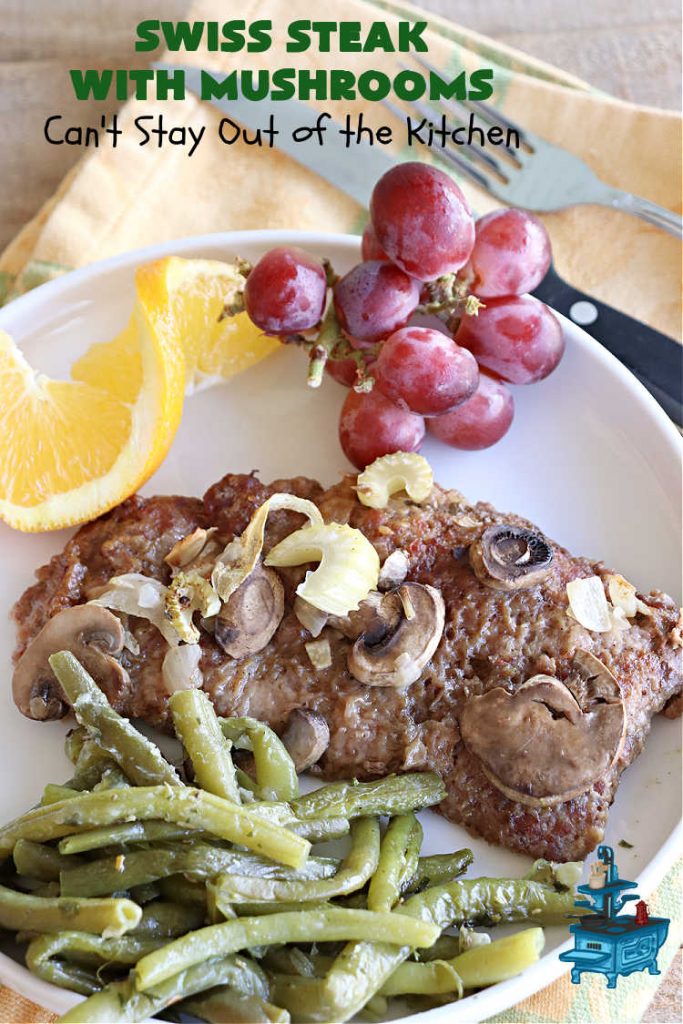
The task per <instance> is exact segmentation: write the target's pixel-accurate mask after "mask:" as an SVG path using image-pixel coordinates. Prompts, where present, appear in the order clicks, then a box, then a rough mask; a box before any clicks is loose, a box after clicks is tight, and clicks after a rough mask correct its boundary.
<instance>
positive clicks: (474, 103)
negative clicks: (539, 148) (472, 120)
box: [461, 100, 537, 149]
mask: <svg viewBox="0 0 683 1024" xmlns="http://www.w3.org/2000/svg"><path fill="white" fill-rule="evenodd" d="M461 102H462V105H463V107H465V109H466V110H471V111H472V113H475V114H479V115H480V116H481V117H483V119H484V120H485V121H488V122H490V123H493V124H502V125H505V127H506V128H509V129H510V130H511V131H513V132H517V134H518V135H519V141H520V142H522V143H523V144H524V145H525V146H528V147H529V149H534V140H535V139H536V138H537V136H536V135H533V134H532V132H528V131H525V129H524V128H522V127H520V125H518V124H516V123H515V122H514V121H511V120H510V118H509V117H506V116H505V114H501V112H500V111H499V110H497V109H496V108H495V107H492V106H491V105H490V104H489V103H484V101H483V100H462V101H461Z"/></svg>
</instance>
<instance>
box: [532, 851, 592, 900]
mask: <svg viewBox="0 0 683 1024" xmlns="http://www.w3.org/2000/svg"><path fill="white" fill-rule="evenodd" d="M582 872H583V862H582V861H580V860H570V861H567V862H566V863H564V864H555V863H554V862H553V861H550V860H543V859H540V860H535V861H534V863H533V864H532V865H531V869H530V870H529V871H528V872H527V874H526V875H525V876H524V877H525V878H528V879H529V880H530V881H532V882H543V884H544V885H550V886H552V887H553V888H554V889H558V890H559V891H560V892H566V890H567V889H573V888H574V886H575V885H577V884H578V882H579V879H580V878H581V874H582Z"/></svg>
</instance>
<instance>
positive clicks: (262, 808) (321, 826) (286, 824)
mask: <svg viewBox="0 0 683 1024" xmlns="http://www.w3.org/2000/svg"><path fill="white" fill-rule="evenodd" d="M247 806H248V808H249V811H250V812H251V814H255V815H256V817H258V818H264V819H265V820H266V821H271V822H272V823H273V824H274V825H282V827H283V828H287V829H289V831H290V832H293V833H294V835H296V836H300V837H301V838H302V839H308V841H309V842H311V843H327V842H329V841H330V840H332V839H341V838H342V837H343V836H345V835H348V833H349V831H350V830H351V823H350V821H349V819H348V818H345V817H333V818H308V819H306V820H305V821H301V820H300V819H299V818H297V817H296V815H295V814H294V812H293V811H292V808H291V807H290V805H289V804H286V803H282V802H277V801H270V800H259V801H257V802H256V803H252V804H248V805H247Z"/></svg>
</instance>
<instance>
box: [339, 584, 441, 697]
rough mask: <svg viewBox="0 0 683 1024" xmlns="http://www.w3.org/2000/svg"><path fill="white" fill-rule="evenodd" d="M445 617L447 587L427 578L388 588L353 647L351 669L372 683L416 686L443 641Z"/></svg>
mask: <svg viewBox="0 0 683 1024" xmlns="http://www.w3.org/2000/svg"><path fill="white" fill-rule="evenodd" d="M445 617H446V609H445V606H444V602H443V598H442V596H441V593H440V592H439V591H438V590H436V589H435V588H434V587H430V586H428V585H427V584H423V583H404V584H403V586H401V587H399V589H398V590H394V591H391V593H388V594H384V595H383V596H382V598H381V600H380V601H379V603H378V604H377V605H376V607H375V609H374V614H373V617H372V622H371V624H370V625H369V627H368V628H366V630H365V632H363V633H361V635H360V636H359V637H358V639H357V640H356V642H355V644H354V645H353V647H352V648H351V650H350V651H349V656H348V667H349V672H350V673H351V675H352V676H354V677H355V678H356V679H358V681H359V682H361V683H367V685H368V686H396V687H403V686H410V684H411V683H414V682H416V680H418V679H419V678H420V676H421V675H422V672H423V670H424V668H425V665H426V664H427V662H428V661H429V660H430V658H431V657H432V655H433V654H434V652H435V651H436V649H437V647H438V646H439V641H440V640H441V636H442V634H443V629H444V622H445Z"/></svg>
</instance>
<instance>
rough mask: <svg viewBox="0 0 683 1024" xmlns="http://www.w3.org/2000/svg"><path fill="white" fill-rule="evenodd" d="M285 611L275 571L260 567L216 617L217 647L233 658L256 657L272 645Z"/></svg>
mask: <svg viewBox="0 0 683 1024" xmlns="http://www.w3.org/2000/svg"><path fill="white" fill-rule="evenodd" d="M284 610H285V596H284V590H283V587H282V583H281V582H280V577H279V576H278V575H277V573H276V572H273V570H272V569H264V567H263V566H262V565H261V564H257V566H256V568H255V569H254V570H253V572H251V573H250V575H249V576H247V578H246V580H245V581H244V583H241V584H240V586H239V587H238V588H237V590H235V591H234V592H233V593H232V594H231V595H230V598H229V599H228V601H227V602H226V603H225V604H224V605H223V607H222V608H221V610H220V612H219V613H218V615H217V616H216V618H215V621H214V637H215V639H216V643H218V644H220V646H221V647H222V648H223V650H224V651H225V653H226V654H229V655H230V656H231V657H232V658H245V657H247V655H249V654H256V652H257V651H260V650H262V649H263V648H264V647H265V646H266V644H267V643H268V642H269V641H270V639H271V637H272V636H273V633H274V632H275V630H276V629H277V627H278V626H279V625H280V622H281V620H282V616H283V615H284Z"/></svg>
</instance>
